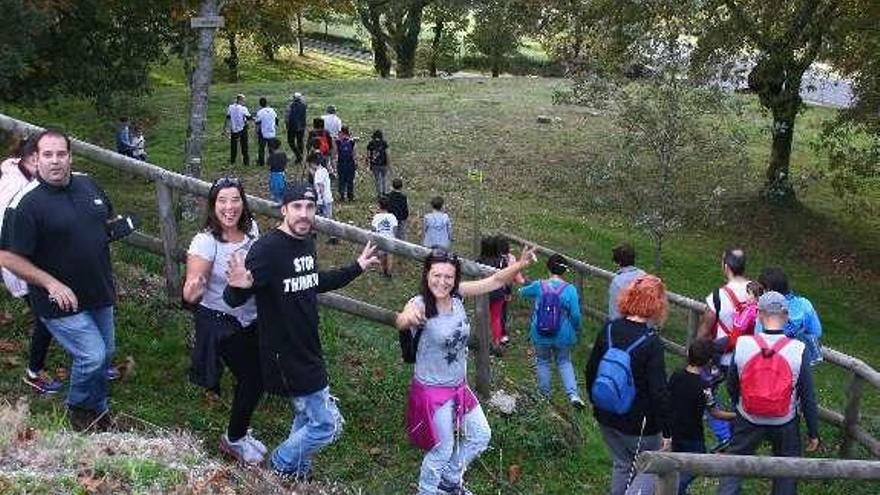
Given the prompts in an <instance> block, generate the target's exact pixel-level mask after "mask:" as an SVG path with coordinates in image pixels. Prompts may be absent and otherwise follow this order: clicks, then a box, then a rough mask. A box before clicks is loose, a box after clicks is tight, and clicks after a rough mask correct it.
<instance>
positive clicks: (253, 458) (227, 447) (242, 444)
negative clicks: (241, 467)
mask: <svg viewBox="0 0 880 495" xmlns="http://www.w3.org/2000/svg"><path fill="white" fill-rule="evenodd" d="M220 451H221V452H223V453H225V454H227V455H228V456H230V457H232V458H233V459H235V460H237V461H238V462H240V463H242V464H260V463H261V462H263V454H261V453H260V452H259V451H258V450H257V448H256V447H255V446H254V445H251V443H250V442H248V441H247V440H245V437H242V438H240V439H239V440H238V441H237V442H230V441H229V437H228V436H226V434H225V433H224V434H223V435H222V436H220Z"/></svg>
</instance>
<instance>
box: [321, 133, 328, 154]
mask: <svg viewBox="0 0 880 495" xmlns="http://www.w3.org/2000/svg"><path fill="white" fill-rule="evenodd" d="M318 151H320V152H321V154H322V155H328V154H330V134H328V133H326V132H323V133H321V134H318Z"/></svg>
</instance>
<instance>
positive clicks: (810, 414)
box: [586, 245, 822, 495]
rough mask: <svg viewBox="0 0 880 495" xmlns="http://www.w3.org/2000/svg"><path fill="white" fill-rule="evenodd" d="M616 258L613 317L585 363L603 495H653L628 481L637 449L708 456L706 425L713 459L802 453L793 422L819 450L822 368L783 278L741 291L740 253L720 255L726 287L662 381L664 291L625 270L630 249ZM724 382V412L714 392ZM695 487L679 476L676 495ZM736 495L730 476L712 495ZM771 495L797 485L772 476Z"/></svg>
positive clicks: (816, 329) (804, 316)
mask: <svg viewBox="0 0 880 495" xmlns="http://www.w3.org/2000/svg"><path fill="white" fill-rule="evenodd" d="M614 260H615V261H616V262H617V263H618V266H619V269H618V270H617V273H616V276H615V278H614V279H613V280H612V283H611V286H610V289H609V296H610V300H609V306H610V307H609V314H612V315H615V316H616V318H614V319H609V321H608V322H607V323H606V324H605V326H604V328H603V330H601V331H600V332H599V333H598V334H597V336H596V341H595V343H594V345H593V349H592V352H591V355H590V358H589V361H588V363H587V366H586V383H587V389H588V390H589V392H590V399H591V402H592V403H593V412H594V416H595V418H596V421H597V422H598V423H599V428H600V431H601V433H602V438H603V439H604V441H605V443H606V445H607V446H608V450H609V452H610V453H611V458H612V464H613V467H612V476H611V494H612V495H622V494H624V493H651V492H652V491H651V490H652V486H653V481H654V480H653V477H652V476H650V475H638V476H635V470H634V466H633V462H634V459H635V456H636V454H637V453H638V452H640V451H646V450H671V451H675V452H691V453H706V452H707V448H706V444H705V440H704V432H703V420H704V417H706V418H707V419H708V420H709V422H710V426H711V427H712V430H713V433H714V434H715V435H716V437H717V440H718V444H717V445H716V447H714V448H713V449H712V451H715V452H725V453H728V454H737V455H748V454H753V453H755V451H756V449H757V448H758V446H759V445H760V444H761V443H762V442H763V441H765V440H766V441H769V443H770V445H771V448H772V451H773V455H776V456H800V455H801V454H802V443H801V437H800V427H799V421H800V420H799V416H803V418H804V420H805V422H806V426H807V438H808V441H807V445H806V450H807V451H815V450H816V449H817V448H818V445H819V432H818V414H817V406H816V399H815V393H814V389H813V382H812V373H811V367H812V366H813V365H815V364H816V363H818V362H819V361H820V360H821V352H820V347H819V344H818V341H819V338H820V337H821V332H822V330H821V324H820V323H819V318H818V316H817V314H816V312H815V309H814V308H813V306H812V304H810V303H809V301H808V300H807V299H806V298H803V297H801V296H797V295H795V294H794V293H793V292H792V291H791V290H790V288H789V286H788V281H787V278H786V277H785V274H784V272H783V271H782V270H781V269H779V268H777V267H768V268H765V269H764V270H763V271H762V273H761V276H760V277H759V279H758V282H757V283H755V282H750V281H749V280H748V279H746V277H745V269H746V257H745V253H744V251H743V250H742V249H740V248H731V249H727V250H725V252H724V253H723V255H722V258H721V267H722V271H723V274H724V276H725V278H726V281H725V284H724V285H722V286H721V287H720V288H718V289H716V290H714V291H713V292H712V293H711V294H709V296H708V297H707V298H706V304H707V307H708V309H707V310H706V312H705V314H704V315H703V318H702V321H701V325H700V328H699V329H698V332H697V335H696V338H695V339H694V341H693V342H691V344H690V345H689V347H688V349H687V365H686V366H685V367H684V368H682V369H679V370H677V371H676V372H675V373H673V374H672V376H671V377H670V379H669V381H667V380H666V372H665V369H666V365H665V360H664V352H663V346H662V343H661V341H660V339H659V332H660V329H661V328H662V326H663V324H664V322H665V320H666V316H667V313H668V307H667V304H668V303H667V297H666V288H665V285H664V284H663V281H662V280H660V279H659V278H658V277H656V276H654V275H651V274H646V273H644V272H643V271H641V270H639V269H637V268H636V267H635V266H634V262H635V253H634V251H633V250H632V248H631V247H630V246H628V245H621V246H618V247H616V248H615V250H614ZM725 382H726V385H727V392H728V397H729V399H730V405H731V409H732V410H726V408H725V407H724V400H723V398H722V396H721V395H720V394H719V393H718V389H719V385H720V384H721V383H725ZM627 384H631V385H628V386H627ZM692 480H693V476H692V475H690V474H688V473H682V475H681V477H680V481H679V494H686V493H687V491H688V487H689V485H690V483H691V482H692ZM740 490H741V488H740V480H739V479H738V478H734V477H727V478H722V480H721V484H720V487H719V489H718V493H719V494H720V495H733V494H738V493H740ZM772 492H773V494H774V495H783V494H785V495H788V494H794V493H796V483H795V481H794V480H792V479H774V480H773V491H772Z"/></svg>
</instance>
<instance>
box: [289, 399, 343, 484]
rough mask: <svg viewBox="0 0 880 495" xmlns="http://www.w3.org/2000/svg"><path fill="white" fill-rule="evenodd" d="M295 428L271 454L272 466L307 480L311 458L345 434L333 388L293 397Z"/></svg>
mask: <svg viewBox="0 0 880 495" xmlns="http://www.w3.org/2000/svg"><path fill="white" fill-rule="evenodd" d="M290 401H291V403H292V404H293V413H294V417H293V425H292V426H291V427H290V436H288V437H287V439H286V440H284V441H283V442H281V445H279V446H278V448H276V449H275V452H274V453H272V467H273V468H274V469H276V470H278V471H282V472H284V473H287V474H291V475H294V476H297V477H305V476H306V475H307V474H308V472H309V468H310V467H311V464H312V456H313V455H314V454H315V453H316V452H318V451H319V450H320V449H321V448H323V447H324V446H326V445H329V444H330V443H332V442H333V441H334V440H336V439H337V438H339V435H341V434H342V424H343V423H344V420H343V419H342V415H341V414H339V409H338V408H337V407H336V398H335V397H332V396H331V395H330V387H324V388H323V389H321V390H318V391H317V392H314V393H311V394H309V395H302V396H298V397H291V398H290Z"/></svg>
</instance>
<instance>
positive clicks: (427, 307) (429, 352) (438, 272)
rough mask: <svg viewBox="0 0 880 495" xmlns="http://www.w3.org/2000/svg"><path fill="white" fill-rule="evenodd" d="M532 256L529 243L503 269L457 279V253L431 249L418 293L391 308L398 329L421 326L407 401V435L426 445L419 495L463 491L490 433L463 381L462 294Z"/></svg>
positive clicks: (489, 286) (492, 285)
mask: <svg viewBox="0 0 880 495" xmlns="http://www.w3.org/2000/svg"><path fill="white" fill-rule="evenodd" d="M534 259H535V254H534V249H533V248H527V249H526V250H525V251H523V255H522V257H521V258H520V260H519V261H517V262H516V263H513V264H511V265H510V266H508V267H507V268H505V269H503V270H501V271H498V272H496V273H494V274H493V275H491V276H489V277H486V278H483V279H481V280H475V281H467V282H463V281H461V263H460V261H459V259H458V257H457V256H455V255H454V254H450V253H448V252H446V251H444V250H441V249H435V250H434V251H432V252H431V254H429V255H428V256H427V257H426V258H425V263H424V267H423V269H422V280H421V293H420V294H419V295H417V296H415V297H413V298H412V299H410V300H409V302H408V303H407V304H406V306H405V307H404V309H403V311H402V312H401V313H400V314H398V315H397V321H396V325H397V328H398V329H400V330H401V331H410V330H411V329H413V328H417V327H421V335H420V338H419V341H418V348H417V350H416V361H415V373H414V376H413V380H412V383H411V385H410V391H409V404H408V407H407V431H408V433H409V437H410V441H411V442H412V443H413V444H414V445H415V446H417V447H420V448H422V449H424V450H426V451H427V454H425V458H424V460H423V461H422V467H421V474H420V476H419V494H420V495H426V494H437V493H439V494H459V495H464V494H468V493H470V492H469V491H467V490H466V489H465V488H464V485H463V482H462V475H463V474H464V470H465V469H466V468H467V466H468V465H469V464H470V463H471V461H473V460H474V459H475V458H476V457H477V456H478V455H480V453H481V452H483V450H485V449H486V447H487V446H488V445H489V438H490V437H491V431H490V429H489V424H488V422H487V421H486V416H485V414H483V410H482V408H481V407H480V404H479V402H478V401H477V398H476V396H475V395H474V393H473V392H472V391H471V389H470V387H468V384H467V363H466V361H467V343H468V337H469V335H470V324H469V322H468V318H467V313H466V312H465V308H464V303H463V302H462V299H463V298H464V297H472V296H477V295H480V294H488V293H489V292H492V291H493V290H497V289H499V288H501V287H504V286H505V285H506V284H509V283H511V281H512V280H513V278H514V277H515V276H516V274H517V273H519V272H520V271H522V270H523V269H524V268H525V267H526V266H528V264H529V263H531V262H532V261H534ZM456 428H458V429H459V433H460V437H461V438H460V440H459V441H458V442H456V434H455V433H456V432H455V430H456ZM456 443H458V444H457V445H456Z"/></svg>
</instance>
